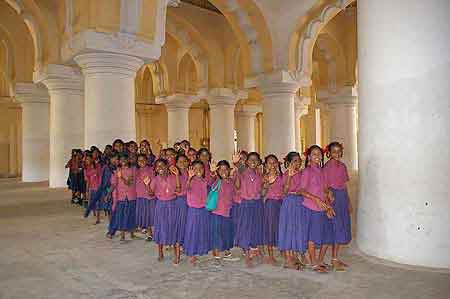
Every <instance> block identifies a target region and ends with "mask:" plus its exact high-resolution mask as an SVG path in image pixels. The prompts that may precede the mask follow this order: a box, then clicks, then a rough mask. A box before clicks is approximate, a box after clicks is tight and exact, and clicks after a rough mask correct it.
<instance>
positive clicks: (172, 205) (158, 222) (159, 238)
mask: <svg viewBox="0 0 450 299" xmlns="http://www.w3.org/2000/svg"><path fill="white" fill-rule="evenodd" d="M155 171H156V177H155V178H154V179H153V180H152V181H151V183H150V194H152V195H155V196H156V199H157V202H156V208H155V227H154V232H153V239H154V240H155V242H156V244H158V252H159V257H158V261H163V260H164V251H163V249H164V246H171V245H173V246H174V261H173V262H174V264H176V265H177V264H179V263H180V242H179V241H177V234H176V228H177V227H179V226H180V224H179V222H180V218H179V217H177V215H178V214H179V211H178V210H179V207H178V205H177V204H176V200H175V199H176V198H177V193H179V192H180V190H181V184H180V177H179V174H180V173H179V171H178V169H177V168H176V167H175V166H171V167H170V168H169V162H168V161H167V160H164V159H158V160H156V162H155Z"/></svg>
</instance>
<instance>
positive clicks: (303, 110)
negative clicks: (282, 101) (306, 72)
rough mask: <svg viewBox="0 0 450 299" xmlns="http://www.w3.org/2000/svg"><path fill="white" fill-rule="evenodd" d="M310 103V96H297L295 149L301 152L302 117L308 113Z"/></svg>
mask: <svg viewBox="0 0 450 299" xmlns="http://www.w3.org/2000/svg"><path fill="white" fill-rule="evenodd" d="M310 104H311V98H309V97H297V98H296V100H295V150H296V151H297V152H299V153H302V152H303V149H302V131H301V127H300V119H301V118H302V116H304V115H307V114H308V106H309V105H310Z"/></svg>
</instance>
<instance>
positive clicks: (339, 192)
mask: <svg viewBox="0 0 450 299" xmlns="http://www.w3.org/2000/svg"><path fill="white" fill-rule="evenodd" d="M342 155H343V147H342V144H340V143H339V142H332V143H330V144H329V145H328V146H327V156H328V157H329V158H330V160H328V162H327V163H326V164H325V166H324V168H323V170H324V173H325V179H326V181H327V185H328V186H329V187H330V190H331V192H332V193H333V198H334V201H333V202H332V207H333V209H334V211H335V213H336V216H335V217H334V218H333V230H334V242H335V243H334V244H333V247H332V259H331V264H332V265H333V267H334V268H335V270H337V271H343V270H345V267H348V265H347V264H345V263H344V262H342V261H341V260H340V259H339V248H340V245H344V244H348V243H350V241H351V240H352V228H351V219H350V214H351V210H352V207H351V204H350V200H349V197H348V192H347V182H348V180H349V177H348V173H347V167H346V166H345V164H344V163H343V162H341V160H340V159H341V158H342Z"/></svg>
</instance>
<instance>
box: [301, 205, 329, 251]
mask: <svg viewBox="0 0 450 299" xmlns="http://www.w3.org/2000/svg"><path fill="white" fill-rule="evenodd" d="M304 211H305V217H303V222H302V225H304V228H305V234H304V237H305V242H313V243H314V244H315V245H316V246H317V245H330V244H333V243H334V231H333V220H332V219H329V218H328V217H327V214H326V213H325V212H324V211H313V210H311V209H308V208H307V207H304Z"/></svg>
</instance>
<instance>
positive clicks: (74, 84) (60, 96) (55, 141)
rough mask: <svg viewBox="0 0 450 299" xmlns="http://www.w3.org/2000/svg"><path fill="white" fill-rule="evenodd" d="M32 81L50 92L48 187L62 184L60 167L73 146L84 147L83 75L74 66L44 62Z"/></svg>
mask: <svg viewBox="0 0 450 299" xmlns="http://www.w3.org/2000/svg"><path fill="white" fill-rule="evenodd" d="M34 80H35V82H42V83H43V84H44V85H46V86H47V88H48V92H49V94H50V158H51V159H50V175H49V186H50V188H62V187H66V181H67V176H68V174H69V172H68V170H67V169H65V168H64V166H65V164H66V163H67V161H68V160H69V159H70V154H71V151H72V149H73V148H83V147H84V93H83V84H84V80H83V76H82V75H81V73H80V71H79V70H78V69H75V68H72V67H68V66H63V65H55V64H51V65H47V66H46V67H45V68H44V69H43V70H41V71H39V72H35V74H34Z"/></svg>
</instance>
